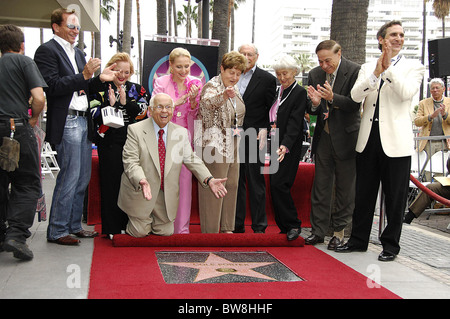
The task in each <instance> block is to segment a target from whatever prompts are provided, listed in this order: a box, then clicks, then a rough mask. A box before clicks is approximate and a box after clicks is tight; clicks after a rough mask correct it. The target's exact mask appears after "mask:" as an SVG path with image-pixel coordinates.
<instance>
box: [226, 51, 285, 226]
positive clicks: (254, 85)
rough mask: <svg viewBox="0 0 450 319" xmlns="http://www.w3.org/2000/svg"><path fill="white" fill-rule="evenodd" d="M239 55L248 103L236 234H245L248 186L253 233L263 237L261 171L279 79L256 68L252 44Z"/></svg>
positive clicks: (242, 88) (243, 92)
mask: <svg viewBox="0 0 450 319" xmlns="http://www.w3.org/2000/svg"><path fill="white" fill-rule="evenodd" d="M239 53H241V54H243V55H245V56H246V57H247V60H248V65H247V69H246V70H245V72H244V73H243V74H241V77H240V79H239V82H238V87H239V91H240V93H241V95H242V98H243V100H244V103H245V117H244V125H243V126H244V127H243V128H244V132H245V133H244V135H243V138H244V141H243V142H244V143H242V142H241V148H240V154H239V155H240V159H241V164H240V168H239V186H238V194H237V203H236V220H235V231H234V232H235V233H243V232H245V228H244V221H245V215H246V209H247V185H248V192H249V199H250V211H251V217H252V229H253V231H254V232H255V233H264V231H265V229H266V227H267V216H266V184H265V180H264V175H263V174H262V168H263V167H264V154H265V151H264V146H265V141H266V136H267V130H266V128H267V127H268V126H269V109H270V107H271V105H272V103H273V101H274V99H275V91H276V79H275V77H274V76H273V75H271V74H270V73H268V72H266V71H264V70H262V69H260V68H258V67H257V66H256V61H258V57H259V54H258V50H257V48H256V47H255V46H254V45H253V44H245V45H242V46H240V47H239Z"/></svg>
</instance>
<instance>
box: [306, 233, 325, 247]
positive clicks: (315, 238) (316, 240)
mask: <svg viewBox="0 0 450 319" xmlns="http://www.w3.org/2000/svg"><path fill="white" fill-rule="evenodd" d="M319 243H323V238H321V237H319V236H317V235H314V234H312V235H311V236H308V237H307V238H305V244H306V245H315V244H319Z"/></svg>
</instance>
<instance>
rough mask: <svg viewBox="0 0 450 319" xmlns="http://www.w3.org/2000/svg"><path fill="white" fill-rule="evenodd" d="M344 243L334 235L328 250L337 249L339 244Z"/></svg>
mask: <svg viewBox="0 0 450 319" xmlns="http://www.w3.org/2000/svg"><path fill="white" fill-rule="evenodd" d="M340 245H342V242H341V241H340V240H339V238H337V237H336V236H333V238H331V239H330V242H329V243H328V247H327V249H328V250H335V249H336V248H337V247H338V246H340Z"/></svg>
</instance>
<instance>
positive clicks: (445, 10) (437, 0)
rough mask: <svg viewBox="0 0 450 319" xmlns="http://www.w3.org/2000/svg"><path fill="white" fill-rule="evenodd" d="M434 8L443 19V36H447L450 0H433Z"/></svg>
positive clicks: (439, 17)
mask: <svg viewBox="0 0 450 319" xmlns="http://www.w3.org/2000/svg"><path fill="white" fill-rule="evenodd" d="M425 1H429V0H425ZM433 10H434V15H435V16H436V18H438V19H441V20H442V37H443V38H445V17H446V16H448V14H449V12H450V0H433Z"/></svg>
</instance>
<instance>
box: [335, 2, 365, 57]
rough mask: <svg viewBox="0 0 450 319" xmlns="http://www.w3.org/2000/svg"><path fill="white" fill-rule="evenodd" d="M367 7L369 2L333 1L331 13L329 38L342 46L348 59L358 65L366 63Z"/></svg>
mask: <svg viewBox="0 0 450 319" xmlns="http://www.w3.org/2000/svg"><path fill="white" fill-rule="evenodd" d="M368 7H369V0H333V6H332V12H331V30H330V38H331V39H333V40H335V41H337V42H338V43H339V44H340V45H341V46H342V52H343V54H344V55H345V56H346V57H347V58H348V59H350V60H352V61H354V62H356V63H359V64H363V63H364V62H366V33H367V17H368V12H367V9H368ZM349 8H351V10H349Z"/></svg>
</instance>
